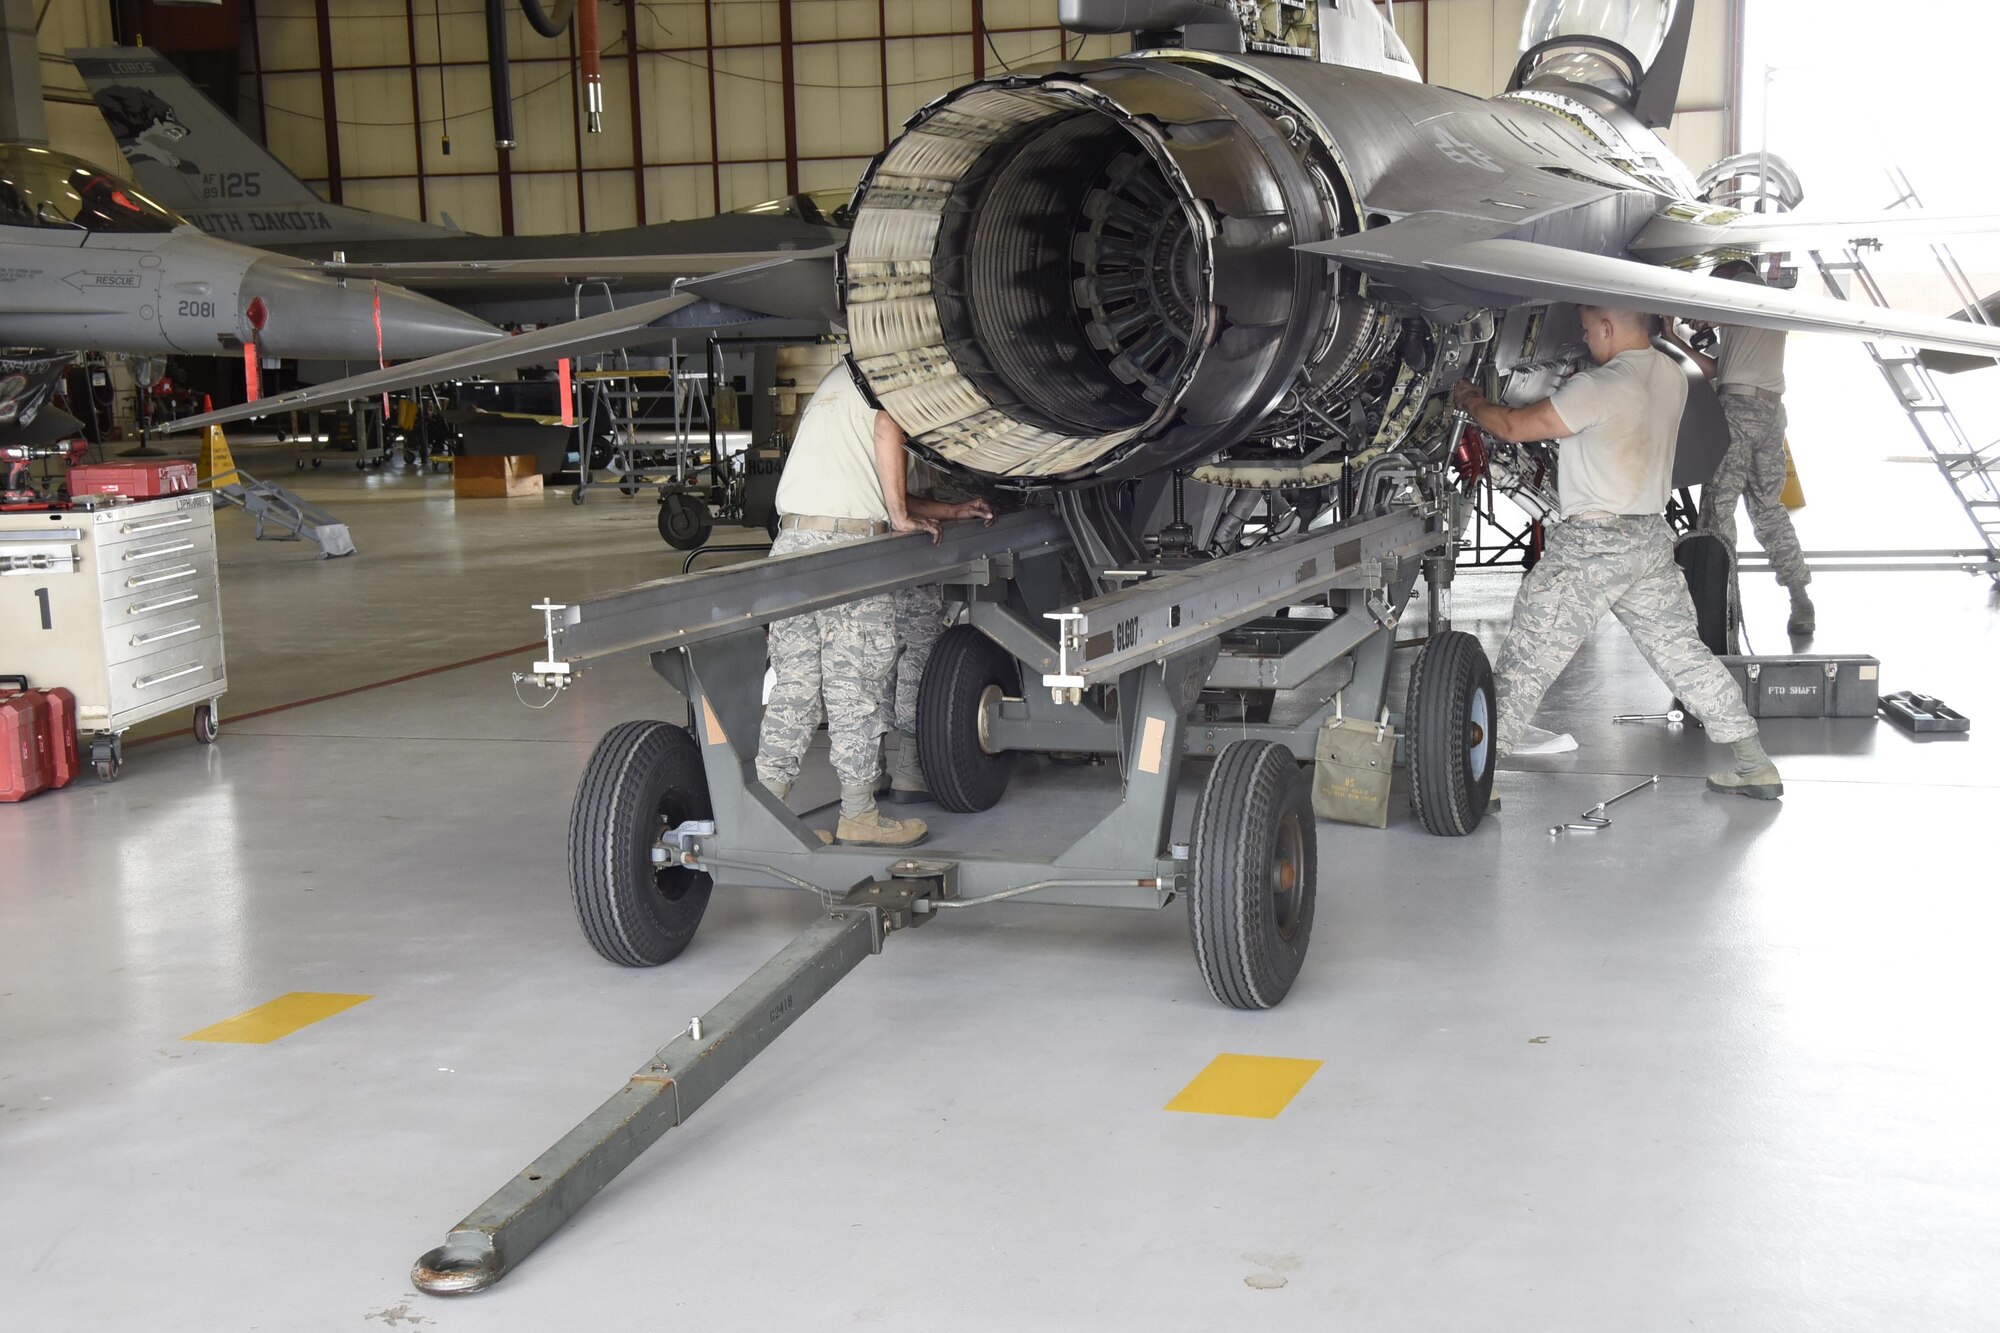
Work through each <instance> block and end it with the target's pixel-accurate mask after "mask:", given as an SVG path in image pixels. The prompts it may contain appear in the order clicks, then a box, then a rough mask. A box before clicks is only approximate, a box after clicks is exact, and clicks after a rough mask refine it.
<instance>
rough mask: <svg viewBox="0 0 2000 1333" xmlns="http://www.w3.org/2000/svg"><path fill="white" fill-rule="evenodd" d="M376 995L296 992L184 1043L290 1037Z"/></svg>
mask: <svg viewBox="0 0 2000 1333" xmlns="http://www.w3.org/2000/svg"><path fill="white" fill-rule="evenodd" d="M374 998H375V997H374V996H372V995H332V994H328V993H327V992H325V991H311V990H295V991H293V992H292V993H291V994H289V995H280V996H279V997H278V998H277V999H275V1000H271V1001H268V1002H266V1003H264V1004H260V1005H258V1006H257V1007H256V1008H255V1009H246V1010H244V1011H243V1012H242V1013H240V1014H238V1015H236V1017H234V1018H225V1019H223V1020H222V1021H221V1022H220V1023H213V1024H210V1025H209V1026H208V1027H205V1028H203V1029H202V1030H201V1031H199V1032H190V1033H188V1034H187V1036H185V1037H182V1038H181V1040H182V1041H236V1042H250V1043H261V1042H267V1041H276V1040H277V1039H278V1038H280V1037H288V1036H290V1035H291V1034H292V1033H294V1032H297V1031H298V1030H299V1029H300V1028H302V1027H310V1026H312V1025H313V1024H314V1023H317V1022H319V1021H320V1020H321V1019H322V1018H331V1017H333V1016H334V1015H335V1014H337V1013H339V1012H340V1011H341V1010H343V1009H352V1008H353V1007H354V1006H355V1005H357V1004H360V1003H361V1002H362V1001H363V1000H372V999H374Z"/></svg>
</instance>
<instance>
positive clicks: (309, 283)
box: [0, 144, 502, 363]
mask: <svg viewBox="0 0 2000 1333" xmlns="http://www.w3.org/2000/svg"><path fill="white" fill-rule="evenodd" d="M501 336H502V334H501V331H500V330H499V329H497V328H495V327H493V326H492V325H490V324H488V323H487V322H486V321H484V320H482V319H479V318H477V317H476V316H473V315H468V314H466V313H464V312H463V311H460V310H455V309H453V308H452V307H450V306H448V305H444V304H442V303H441V302H438V301H434V300H432V299H430V298H429V297H426V296H419V295H417V294H416V293H414V292H408V291H404V290H402V289H401V288H398V287H393V286H390V285H387V284H383V283H376V282H371V281H365V280H361V281H344V280H342V279H340V278H337V277H335V276H333V275H330V274H326V273H321V272H318V271H316V270H314V269H313V268H312V267H310V266H309V265H307V264H305V263H304V262H302V261H300V260H296V259H287V258H284V257H282V256H279V255H273V254H268V253H266V252H264V251H262V250H254V249H251V248H250V247H248V246H243V245H238V244H236V243H235V242H233V241H225V240H221V239H218V238H216V237H213V236H204V235H203V234H202V233H201V232H200V231H198V230H196V229H195V228H194V227H193V226H192V225H190V224H189V223H188V221H187V220H186V219H185V218H182V217H179V216H177V215H176V214H175V213H173V212H172V211H170V210H169V209H167V208H165V207H162V206H161V205H160V204H158V203H156V202H155V201H154V200H153V199H152V198H151V197H149V196H148V195H146V194H145V193H144V192H143V191H141V190H140V189H139V187H138V186H137V185H134V184H133V183H131V182H130V181H127V180H125V179H123V178H122V177H119V176H114V175H112V174H111V173H109V172H106V171H104V170H102V169H101V168H99V167H97V166H94V165H93V164H91V163H89V162H85V161H83V160H82V159H81V158H76V157H71V156H69V155H68V154H65V153H58V152H53V151H51V150H49V149H46V148H30V147H25V146H22V145H18V144H0V346H13V347H48V348H93V349H97V350H101V351H107V352H123V353H130V354H133V355H140V356H168V355H176V354H185V353H192V354H195V355H206V356H217V355H228V354H235V353H237V352H240V351H241V350H242V349H243V347H244V346H245V345H246V344H248V343H251V342H255V343H256V344H257V346H258V348H259V350H260V351H261V352H262V353H263V354H265V355H267V356H274V357H301V358H324V359H329V360H354V361H367V362H370V363H373V362H375V361H376V360H377V358H378V357H379V358H381V359H383V360H402V359H404V358H408V357H422V356H432V355H435V354H437V353H439V352H444V351H449V350H451V349H454V348H461V347H467V346H470V345H472V344H475V343H482V342H488V341H491V340H492V339H495V338H498V337H501Z"/></svg>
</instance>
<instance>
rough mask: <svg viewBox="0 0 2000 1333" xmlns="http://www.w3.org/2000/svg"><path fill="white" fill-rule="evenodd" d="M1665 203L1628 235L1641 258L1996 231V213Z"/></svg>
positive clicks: (1826, 246)
mask: <svg viewBox="0 0 2000 1333" xmlns="http://www.w3.org/2000/svg"><path fill="white" fill-rule="evenodd" d="M1694 211H1695V210H1690V209H1686V208H1685V207H1684V206H1680V205H1675V206H1670V207H1669V209H1668V211H1667V212H1665V213H1662V214H1661V215H1660V216H1658V217H1656V218H1654V219H1653V220H1652V221H1651V222H1650V223H1648V224H1647V225H1646V227H1645V229H1644V230H1643V231H1641V232H1640V233H1639V234H1638V236H1636V237H1635V238H1633V241H1632V244H1631V246H1630V249H1631V251H1632V253H1633V254H1635V255H1637V256H1638V257H1639V258H1641V259H1646V260H1651V261H1653V262H1655V263H1666V262H1669V261H1672V260H1675V259H1690V258H1693V257H1695V256H1697V255H1704V254H1710V253H1713V252H1716V251H1729V250H1740V251H1750V252H1755V253H1771V252H1798V251H1804V250H1839V249H1844V248H1845V247H1847V246H1849V245H1851V244H1853V243H1854V242H1855V241H1857V240H1864V239H1865V240H1873V241H1936V240H1945V239H1949V238H1950V237H1954V236H1981V235H1991V234H1994V233H2000V214H1994V213H1953V214H1931V213H1917V212H1900V213H1875V214H1870V215H1865V216H1861V217H1852V218H1814V217H1807V216H1803V215H1801V214H1797V213H1737V212H1734V211H1733V210H1730V209H1716V210H1713V211H1710V212H1707V213H1704V214H1701V215H1698V216H1687V214H1688V213H1690V212H1694Z"/></svg>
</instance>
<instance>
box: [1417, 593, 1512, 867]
mask: <svg viewBox="0 0 2000 1333" xmlns="http://www.w3.org/2000/svg"><path fill="white" fill-rule="evenodd" d="M1499 717H1500V711H1499V708H1498V706H1497V704H1496V702H1495V700H1494V696H1493V668H1492V667H1491V666H1489V665H1488V664H1487V661H1486V650H1485V649H1484V648H1481V647H1480V646H1479V640H1477V639H1475V638H1473V637H1472V636H1471V635H1470V634H1467V633H1465V632H1464V631H1462V630H1447V631H1446V632H1445V633H1443V634H1440V635H1438V636H1437V637H1436V638H1434V639H1432V640H1431V641H1430V642H1429V643H1427V644H1425V645H1424V646H1423V647H1422V648H1420V649H1418V650H1417V660H1416V661H1415V662H1413V663H1411V664H1410V695H1409V701H1408V703H1407V705H1406V706H1405V707H1404V709H1403V736H1404V743H1405V745H1407V747H1408V750H1409V756H1410V808H1411V809H1413V810H1414V811H1416V815H1417V820H1418V822H1419V823H1421V824H1422V825H1423V826H1424V827H1425V828H1426V829H1428V830H1429V831H1430V832H1432V833H1435V834H1437V835H1438V836H1440V837H1447V838H1461V837H1464V836H1465V835H1466V834H1468V833H1470V832H1472V830H1474V829H1476V828H1478V827H1479V821H1480V820H1482V819H1484V818H1486V805H1487V802H1488V801H1489V800H1491V799H1492V796H1493V770H1494V768H1495V766H1496V764H1497V762H1498V758H1499V756H1498V750H1497V742H1498V740H1499V737H1498V735H1497V730H1498V724H1499Z"/></svg>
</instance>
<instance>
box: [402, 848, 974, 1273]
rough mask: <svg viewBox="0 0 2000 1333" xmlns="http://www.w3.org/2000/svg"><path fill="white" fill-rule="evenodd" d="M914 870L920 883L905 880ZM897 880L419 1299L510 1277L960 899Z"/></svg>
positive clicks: (559, 1146) (789, 966) (559, 1152)
mask: <svg viewBox="0 0 2000 1333" xmlns="http://www.w3.org/2000/svg"><path fill="white" fill-rule="evenodd" d="M684 855H693V853H684ZM906 871H907V872H908V873H909V874H910V875H911V877H909V878H904V877H902V875H903V873H904V872H906ZM926 871H929V872H932V873H925V872H926ZM892 875H893V876H894V877H892V878H890V879H888V880H871V881H867V882H865V883H863V884H862V885H860V886H859V887H858V888H855V889H853V890H851V891H849V892H848V893H847V894H846V895H845V896H842V897H832V896H829V899H828V901H827V904H826V906H827V914H826V915H825V916H824V917H822V918H821V919H820V920H818V921H816V922H814V923H813V924H812V925H811V926H808V927H807V928H806V929H805V930H804V931H803V932H801V933H800V935H799V936H798V938H797V939H795V940H793V941H792V942H791V943H790V944H788V945H786V946H785V947H784V948H783V949H781V950H780V951H779V952H778V953H777V954H776V955H775V956H774V957H773V958H772V959H771V960H770V961H769V962H767V963H765V964H764V965H763V966H762V967H760V968H758V969H757V970H756V971H755V972H753V973H751V974H750V976H749V977H748V978H747V979H746V980H745V981H744V982H743V984H741V985H740V986H738V987H737V988H736V989H735V990H733V991H731V992H730V993H729V994H728V995H727V996H726V997H724V999H723V1000H722V1001H721V1003H719V1004H717V1005H716V1006H715V1007H714V1008H713V1009H710V1010H709V1011H708V1012H707V1013H705V1014H703V1015H701V1016H700V1017H699V1018H697V1019H695V1020H694V1021H693V1022H692V1023H690V1024H689V1025H688V1026H687V1028H686V1029H685V1030H684V1031H683V1032H682V1033H681V1034H680V1035H679V1036H677V1037H675V1038H674V1039H673V1040H672V1041H670V1042H668V1043H667V1044H666V1045H665V1046H662V1047H661V1048H660V1049H659V1050H658V1051H657V1052H655V1053H654V1055H653V1058H652V1059H650V1060H648V1061H647V1062H646V1063H645V1064H643V1065H641V1066H640V1067H639V1069H638V1071H637V1072H636V1073H634V1074H633V1075H632V1077H631V1078H630V1079H629V1080H627V1081H626V1084H625V1086H624V1087H623V1088H621V1089H619V1090H618V1091H617V1092H616V1093H614V1094H613V1095H612V1096H611V1098H610V1099H609V1100H608V1101H606V1102H605V1103H604V1104H603V1105H602V1106H600V1107H598V1108H597V1109H596V1110H595V1111H593V1112H591V1113H590V1114H589V1115H588V1116H586V1117H585V1118H584V1119H583V1121H582V1122H581V1123H579V1124H578V1125H577V1126H576V1128H574V1129H572V1130H570V1131H569V1133H567V1134H565V1135H563V1136H562V1137H561V1138H560V1139H558V1140H556V1142H555V1144H554V1146H552V1147H551V1148H550V1149H549V1150H548V1151H547V1152H545V1153H543V1154H542V1155H541V1156H540V1157H537V1158H536V1159H535V1160H534V1161H532V1162H530V1163H528V1165H527V1166H526V1167H524V1168H523V1169H522V1170H521V1171H520V1172H519V1173H518V1174H516V1175H515V1176H514V1178H513V1179H511V1180H509V1181H508V1182H507V1183H506V1184H504V1185H502V1186H501V1187H500V1188H499V1189H498V1190H496V1191H495V1192H494V1194H493V1196H492V1197H491V1198H489V1199H488V1200H486V1202H485V1203H482V1204H480V1205H479V1207H477V1208H475V1209H473V1210H472V1212H471V1213H469V1214H468V1215H467V1216H466V1217H465V1219H464V1220H463V1221H461V1222H460V1223H459V1224H458V1225H457V1226H455V1227H453V1228H452V1229H451V1232H450V1234H449V1235H447V1236H446V1237H445V1240H444V1244H443V1245H440V1246H439V1247H438V1248H436V1249H434V1250H431V1251H429V1252H427V1253H426V1254H424V1256H423V1257H422V1258H420V1259H418V1260H417V1262H416V1263H415V1265H413V1266H412V1267H411V1270H410V1280H411V1281H412V1282H414V1283H415V1284H416V1286H417V1289H418V1290H419V1291H423V1292H428V1293H429V1294H431V1295H433V1296H460V1295H465V1294H467V1293H470V1292H475V1291H481V1290H484V1289H485V1288H487V1287H490V1286H492V1285H493V1284H494V1283H495V1282H498V1281H499V1280H500V1279H501V1278H503V1277H505V1276H506V1275H507V1274H508V1273H509V1272H510V1271H512V1270H513V1268H514V1267H515V1265H517V1264H519V1263H520V1262H521V1260H522V1259H524V1258H526V1257H527V1256H528V1255H529V1254H531V1253H533V1252H534V1249H535V1247H536V1246H538V1245H540V1244H541V1243H542V1242H543V1241H545V1240H547V1239H548V1238H549V1237H550V1236H552V1235H554V1234H555V1233H556V1231H557V1230H559V1229H560V1228H561V1227H562V1225H563V1223H565V1222H567V1221H568V1220H569V1219H570V1218H571V1217H573V1216H574V1215H575V1214H576V1213H577V1211H578V1210H580V1209H581V1208H582V1207H583V1206H584V1205H585V1204H586V1203H588V1202H590V1200H591V1199H592V1198H594V1197H595V1196H596V1194H597V1192H598V1191H599V1190H601V1189H603V1188H604V1187H605V1186H606V1185H608V1184H610V1183H611V1181H612V1180H613V1179H615V1178H616V1177H617V1175H618V1173H619V1172H620V1171H623V1170H624V1169H625V1168H626V1167H628V1166H630V1165H631V1164H632V1163H633V1162H634V1161H636V1160H637V1159H638V1157H639V1154H641V1153H643V1152H644V1151H646V1149H647V1148H649V1147H651V1146H652V1145H653V1144H654V1143H656V1142H657V1141H658V1140H659V1139H660V1138H661V1136H662V1135H664V1134H665V1133H666V1132H667V1131H668V1130H670V1129H672V1128H674V1127H675V1126H676V1125H680V1124H683V1123H685V1122H686V1120H687V1118H688V1117H689V1116H691V1115H693V1114H694V1113H695V1112H696V1111H698V1110H700V1109H701V1108H702V1106H703V1105H705V1104H706V1103H707V1101H708V1099H709V1098H711V1097H713V1096H714V1095H715V1094H716V1093H717V1092H719V1091H721V1090H722V1087H723V1085H724V1084H726V1083H727V1082H729V1080H730V1079H732V1078H734V1077H735V1076H736V1075H737V1074H738V1073H741V1072H742V1070H743V1069H744V1068H745V1067H746V1066H748V1065H749V1063H750V1062H751V1061H752V1060H753V1059H755V1058H756V1057H757V1056H758V1055H760V1054H762V1053H763V1051H764V1050H765V1048H766V1047H768V1046H770V1044H771V1043H772V1042H774V1041H776V1040H777V1039H778V1037H779V1036H780V1034H782V1033H783V1032H784V1031H785V1029H786V1028H789V1027H790V1026H791V1025H792V1024H793V1023H795V1022H797V1021H798V1019H799V1015H801V1014H803V1013H804V1012H805V1011H806V1010H808V1009H810V1008H812V1006H813V1005H814V1004H815V1003H816V1002H817V1001H818V1000H819V999H820V998H821V997H822V996H824V995H825V994H826V993H827V992H828V991H830V990H832V989H833V988H834V986H835V985H836V984H837V983H838V982H839V981H840V980H841V979H842V978H844V977H845V976H847V974H848V973H850V972H852V971H853V970H854V969H855V968H856V967H858V966H859V965H860V964H861V961H862V960H863V959H864V958H867V957H869V956H870V955H872V954H877V953H880V952H882V942H883V940H885V939H886V938H887V937H888V936H889V935H891V934H893V933H894V932H896V931H899V930H906V929H909V928H910V927H912V926H918V925H922V924H923V923H924V922H926V921H929V920H930V919H931V917H932V916H933V915H935V913H934V912H933V911H932V910H931V909H932V908H933V907H934V906H936V905H937V904H938V903H939V902H940V901H942V900H943V899H944V897H945V896H946V895H947V894H948V893H949V892H950V891H951V883H952V881H951V877H950V875H949V874H948V873H945V872H944V870H943V869H942V868H941V867H937V866H935V865H933V864H931V863H925V862H904V863H902V864H900V865H898V866H897V867H896V868H895V870H894V871H892Z"/></svg>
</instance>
